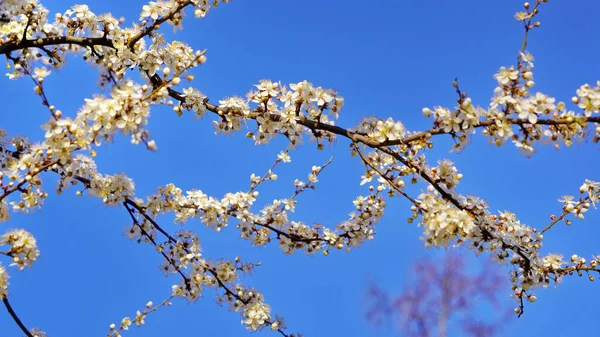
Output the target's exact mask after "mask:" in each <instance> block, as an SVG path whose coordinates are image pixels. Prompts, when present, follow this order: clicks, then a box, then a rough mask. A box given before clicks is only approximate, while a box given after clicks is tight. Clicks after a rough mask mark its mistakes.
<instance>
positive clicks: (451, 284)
mask: <svg viewBox="0 0 600 337" xmlns="http://www.w3.org/2000/svg"><path fill="white" fill-rule="evenodd" d="M485 262H486V263H482V268H481V269H480V270H479V271H478V272H477V273H475V271H474V268H472V267H469V266H468V262H467V258H466V257H465V256H463V255H461V254H459V253H456V252H447V253H446V254H445V256H444V258H443V259H440V258H437V259H436V258H423V259H421V260H419V261H417V262H416V263H415V265H414V266H413V268H412V270H411V272H410V273H406V275H408V276H407V277H406V279H405V280H398V283H405V285H404V287H403V290H402V292H401V293H400V294H398V295H391V294H390V291H388V290H385V289H382V288H380V287H379V285H377V284H371V285H370V287H369V289H368V291H367V294H366V296H367V301H368V303H369V304H368V310H367V312H366V318H367V319H368V320H369V321H370V322H371V323H372V324H374V325H376V326H379V327H381V326H385V325H386V324H385V323H386V321H390V320H391V321H392V322H393V323H394V324H397V325H398V326H399V327H400V330H401V331H402V333H401V334H400V335H402V336H410V337H434V336H438V337H448V336H458V335H460V336H473V337H483V336H486V337H493V336H497V335H499V336H501V335H502V330H503V329H505V328H506V327H507V325H508V324H509V323H508V318H509V316H508V315H509V314H510V313H511V311H512V309H511V308H510V306H507V305H506V304H507V301H505V298H503V297H502V293H503V292H504V293H505V292H506V288H507V284H508V283H507V281H506V277H505V276H504V275H502V274H501V273H500V272H499V270H498V268H495V267H492V266H490V263H489V261H485ZM482 313H483V314H482Z"/></svg>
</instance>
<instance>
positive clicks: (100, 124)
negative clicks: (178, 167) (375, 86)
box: [0, 0, 600, 337]
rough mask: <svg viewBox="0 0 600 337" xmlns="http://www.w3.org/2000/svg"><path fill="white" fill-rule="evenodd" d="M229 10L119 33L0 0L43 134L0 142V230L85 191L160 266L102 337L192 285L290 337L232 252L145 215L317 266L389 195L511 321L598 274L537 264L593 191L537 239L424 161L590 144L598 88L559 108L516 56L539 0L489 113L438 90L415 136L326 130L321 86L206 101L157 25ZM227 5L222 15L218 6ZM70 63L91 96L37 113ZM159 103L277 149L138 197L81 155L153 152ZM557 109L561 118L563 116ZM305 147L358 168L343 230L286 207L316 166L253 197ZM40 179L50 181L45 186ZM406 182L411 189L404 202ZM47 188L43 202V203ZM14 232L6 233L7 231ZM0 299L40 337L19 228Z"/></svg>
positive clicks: (188, 59) (277, 86)
mask: <svg viewBox="0 0 600 337" xmlns="http://www.w3.org/2000/svg"><path fill="white" fill-rule="evenodd" d="M223 2H229V1H228V0H221V1H219V0H214V1H212V0H211V1H208V0H158V1H152V2H149V3H148V4H147V5H144V6H142V8H141V12H140V17H139V20H138V21H137V22H136V23H135V24H133V25H132V26H126V25H125V23H124V22H125V21H124V20H120V19H117V18H115V17H113V16H112V15H111V14H95V13H94V12H92V10H91V9H90V8H89V7H88V6H86V5H75V6H73V7H72V8H70V9H67V10H65V11H64V12H63V13H56V14H50V13H49V11H48V10H47V9H46V8H45V7H44V6H43V4H41V3H40V2H39V1H37V0H3V1H1V2H0V54H2V55H4V56H5V57H6V62H7V67H8V69H9V71H8V78H9V79H21V78H24V79H26V80H29V81H31V82H32V83H33V88H34V91H35V94H37V95H38V96H39V97H40V99H41V103H42V105H43V106H44V107H45V109H46V110H47V113H48V121H47V122H46V123H45V124H44V125H43V126H42V127H43V129H44V130H45V139H44V140H43V141H42V142H39V143H34V142H30V141H29V140H28V139H27V138H26V137H23V136H19V135H12V134H7V132H5V131H4V130H2V131H0V154H1V157H0V158H1V159H0V160H1V162H0V168H1V171H0V188H1V191H0V192H1V193H0V222H7V221H8V222H10V221H11V220H10V219H11V214H13V213H15V212H22V213H30V212H32V211H33V210H34V209H40V208H42V207H43V203H44V200H45V199H46V198H47V197H48V196H49V195H51V194H53V193H54V192H52V193H50V192H49V190H51V189H55V190H56V192H58V193H62V192H67V191H68V190H69V189H75V191H73V192H70V193H75V194H77V195H88V196H91V197H94V198H98V199H99V200H101V201H102V202H103V203H104V204H105V205H106V206H110V207H120V208H121V209H122V210H123V212H126V214H128V216H129V219H130V224H129V225H128V227H127V228H126V230H125V234H126V235H127V236H128V237H129V238H130V239H131V240H134V241H136V242H138V243H143V244H147V245H150V246H153V247H154V248H155V249H156V252H157V254H159V255H160V256H161V257H162V259H163V264H162V265H161V269H162V270H163V271H164V272H165V274H174V275H178V276H179V278H180V282H179V283H178V284H175V285H173V286H172V289H171V296H170V297H168V298H167V299H165V300H164V301H163V302H161V303H158V304H156V303H151V302H149V303H147V305H146V307H145V308H143V309H142V310H140V311H138V312H137V313H136V315H135V316H134V317H125V318H123V319H122V320H121V321H120V322H119V323H118V324H111V325H110V327H109V333H108V334H109V336H120V335H121V333H122V332H123V330H127V329H128V328H129V327H130V326H131V325H133V324H135V325H142V324H144V321H145V319H146V316H147V315H149V314H150V313H153V312H154V311H156V310H158V309H160V308H161V307H163V306H167V305H169V304H170V303H171V301H172V300H174V299H176V298H178V299H184V300H187V301H196V300H197V299H198V298H199V297H200V296H201V295H202V293H203V291H204V289H207V288H212V289H215V290H217V292H218V294H219V295H218V301H219V302H220V303H223V304H225V305H226V306H229V308H230V309H231V310H233V311H236V312H239V313H240V315H241V323H242V324H244V325H245V326H246V327H247V328H248V329H249V330H253V331H254V330H260V329H263V328H269V329H273V330H274V331H276V332H277V333H279V334H281V335H283V336H295V335H296V334H294V333H290V332H289V331H288V329H287V328H286V326H285V324H284V321H283V319H282V318H281V317H279V316H277V315H275V314H274V313H273V311H272V310H271V307H270V306H269V304H268V303H267V302H266V300H265V298H264V297H263V295H262V293H261V292H260V290H259V289H255V288H253V287H252V286H250V285H246V284H244V283H242V276H243V275H244V274H245V273H248V272H251V271H253V270H254V269H255V267H256V266H257V265H256V264H254V263H250V262H247V261H245V260H243V259H242V258H241V257H238V258H235V259H232V260H225V259H220V260H213V259H211V257H210V256H206V255H204V253H203V251H202V249H201V245H200V241H199V238H198V236H197V234H196V233H195V232H193V231H191V230H189V229H185V230H181V231H178V232H176V233H171V232H168V231H167V230H165V226H164V225H161V223H160V221H159V220H158V218H159V217H160V216H161V215H164V214H171V215H173V216H174V217H175V222H176V223H180V224H182V225H184V224H186V223H187V222H188V221H190V220H192V219H198V220H200V221H201V222H202V223H203V224H205V225H206V226H207V227H209V228H212V229H214V230H215V231H221V230H223V229H224V228H225V227H228V226H231V225H234V226H235V227H236V228H237V229H238V230H239V234H240V237H241V238H242V239H245V240H248V241H250V242H251V243H252V244H253V245H255V246H265V245H269V244H272V243H276V244H277V245H278V246H279V247H280V248H281V249H282V250H283V252H285V253H286V254H292V253H294V252H296V251H304V252H305V253H308V254H317V253H320V254H325V255H329V254H330V253H332V252H334V251H340V250H352V249H356V248H359V247H360V246H361V245H362V244H364V243H365V242H366V241H369V240H372V239H373V238H374V235H375V228H376V225H377V223H378V222H379V221H380V219H381V218H382V217H383V214H384V209H385V208H386V205H387V200H388V199H389V198H395V197H398V198H404V199H406V200H408V201H409V202H410V203H411V204H412V207H411V213H412V216H411V217H410V218H409V222H417V223H418V226H420V227H422V229H423V240H424V242H425V245H426V246H427V247H451V246H452V247H454V246H464V247H468V248H469V249H471V250H472V251H474V252H475V253H476V254H479V253H486V254H488V255H490V256H492V257H493V258H494V259H495V260H497V261H498V262H499V263H501V264H508V265H510V266H511V268H512V269H511V270H512V271H511V275H510V282H511V283H512V292H513V296H514V298H515V300H516V303H517V307H516V309H515V312H516V314H517V315H521V314H523V312H524V307H525V303H526V302H528V301H529V302H533V301H535V299H536V295H534V291H535V290H536V289H538V288H543V287H547V286H548V285H550V284H552V283H558V282H560V280H561V279H562V278H563V277H565V276H569V275H580V276H581V275H586V276H588V277H589V278H590V279H591V280H593V278H594V276H593V273H597V272H599V271H600V267H598V266H597V265H598V262H599V261H600V258H598V257H588V258H584V257H579V256H577V255H574V256H572V257H571V258H570V259H566V260H565V259H563V256H562V255H559V254H548V255H543V254H542V253H541V252H540V249H541V248H542V245H543V234H544V233H545V232H546V231H548V230H550V229H552V228H553V227H554V226H555V225H556V224H558V223H560V222H567V223H570V221H571V219H572V218H575V219H583V218H584V214H585V212H586V211H588V209H589V208H590V207H591V206H595V202H596V200H597V198H598V195H599V191H600V183H597V182H594V181H591V180H586V181H584V182H582V185H581V187H580V188H579V191H578V193H576V195H575V196H566V197H564V198H563V199H561V200H560V202H561V205H562V210H560V212H559V214H558V215H552V220H551V222H550V223H549V224H547V226H545V227H542V228H532V227H530V226H527V225H525V224H523V223H521V222H520V221H519V220H518V219H517V218H516V216H515V214H513V213H511V212H509V211H505V212H499V213H496V212H493V211H492V210H490V208H489V207H488V205H487V204H486V203H485V202H484V201H483V200H482V199H480V198H478V197H476V196H471V195H464V194H461V193H459V192H458V191H457V185H458V184H459V183H460V181H461V179H462V174H461V173H460V172H459V169H458V168H457V167H456V166H455V165H454V163H452V162H451V161H449V160H447V159H442V160H439V161H437V162H433V163H432V162H431V161H430V160H429V159H428V158H427V154H428V150H430V149H432V148H433V147H434V146H435V145H436V143H435V140H436V139H437V138H439V137H450V138H451V139H452V140H453V141H454V146H453V147H452V150H455V151H461V150H463V149H464V148H465V147H467V146H468V144H469V139H470V137H473V135H474V134H477V133H478V132H479V133H480V134H481V135H482V136H484V137H487V138H488V139H489V141H490V142H491V143H492V144H495V145H497V146H504V145H506V144H509V145H510V144H512V145H514V146H516V147H517V148H518V149H519V150H520V152H522V153H524V154H525V155H526V156H531V155H532V154H533V153H534V152H535V151H536V147H537V146H538V145H539V144H544V143H548V144H551V145H553V146H554V147H556V148H558V147H559V146H560V145H561V144H564V145H565V146H570V145H572V144H573V143H576V142H579V141H581V140H583V139H592V140H593V141H594V142H597V141H598V140H599V139H600V116H599V115H598V113H599V112H600V89H599V87H598V86H599V85H600V83H597V84H596V86H590V85H588V84H584V85H582V86H581V87H580V88H579V89H577V91H576V96H574V97H573V98H572V99H571V102H572V103H573V104H572V105H571V104H567V103H564V102H561V101H557V100H556V99H555V98H553V97H550V96H548V95H546V94H543V93H540V92H533V91H532V88H533V87H534V85H535V83H534V81H533V56H532V55H531V54H530V53H529V52H528V51H527V49H526V46H527V39H528V36H529V33H530V32H531V31H532V30H533V29H534V28H536V27H538V26H540V24H539V22H537V19H536V15H537V14H538V11H539V7H540V6H541V5H542V4H543V3H545V2H547V1H542V0H536V1H535V3H532V4H529V3H525V5H524V10H523V11H522V12H519V13H517V15H516V19H517V20H518V21H519V22H521V23H522V24H523V27H524V31H525V38H524V41H523V44H522V48H521V50H520V52H519V54H518V55H519V56H518V58H517V59H516V63H515V64H514V65H512V66H507V67H501V68H500V70H499V71H498V73H496V74H495V75H494V77H495V79H496V80H497V83H498V84H497V87H496V89H495V90H494V92H493V94H492V98H491V102H490V103H486V104H485V105H484V106H485V107H481V106H478V105H476V104H475V103H474V102H472V100H471V98H470V97H469V96H468V95H467V94H466V93H465V92H464V91H463V90H462V89H461V87H460V86H459V83H458V81H455V82H453V86H454V89H455V91H456V95H457V105H456V106H455V107H452V108H447V107H441V106H436V107H431V108H424V109H423V114H424V115H425V116H426V117H427V118H429V119H430V120H431V127H430V128H429V129H428V130H425V131H410V130H407V128H406V127H405V126H404V124H403V123H402V122H401V121H398V120H394V119H392V118H383V119H382V118H378V117H373V116H369V117H364V118H363V119H362V120H361V121H360V122H359V123H358V124H357V125H355V126H353V127H348V128H346V127H342V126H338V125H337V121H338V118H339V117H340V113H341V110H342V107H343V105H344V99H343V98H342V96H340V95H339V93H337V92H336V91H334V90H332V89H327V88H323V87H320V86H316V85H313V84H312V83H311V82H308V81H302V82H298V83H290V84H283V83H280V82H277V81H272V80H261V81H260V82H259V83H257V84H255V85H254V86H253V87H252V90H251V91H250V92H248V93H247V95H246V96H245V97H241V96H236V95H233V96H230V97H223V98H218V99H212V98H211V99H209V97H207V96H206V95H204V94H203V93H202V91H200V90H199V88H197V87H196V86H194V85H193V80H194V76H193V75H192V74H191V73H190V72H191V70H192V69H193V68H196V67H199V66H200V65H202V64H204V63H205V62H206V56H205V52H204V51H199V50H194V49H193V48H192V47H191V46H189V45H187V44H186V43H184V42H182V41H178V40H167V38H166V37H165V34H164V32H163V29H164V26H168V25H170V26H173V28H174V30H175V31H177V30H181V29H183V24H184V22H185V21H186V20H184V17H185V15H186V13H188V14H190V13H193V15H194V17H196V18H202V17H205V16H206V15H208V14H209V11H210V10H212V9H213V8H214V7H217V6H220V5H222V3H223ZM232 6H233V5H232ZM73 53H78V54H81V55H83V59H84V60H85V61H86V62H88V63H89V64H90V65H92V66H93V67H95V68H96V69H97V71H98V73H99V76H100V82H99V86H100V88H101V89H102V90H103V91H104V92H105V94H98V95H95V96H93V97H91V98H88V99H86V101H85V104H84V105H83V106H82V107H81V108H80V109H79V111H78V112H77V113H76V114H71V115H70V114H67V113H63V112H62V111H61V110H60V108H59V107H57V106H55V105H54V104H53V103H52V100H51V97H49V95H47V91H46V89H45V86H44V83H45V82H44V81H45V78H47V77H48V76H50V75H51V74H52V72H53V71H54V70H57V69H60V68H62V67H64V66H66V60H67V56H68V55H69V54H73ZM157 106H169V107H171V108H172V110H173V111H174V112H175V114H177V115H178V116H181V115H184V114H192V115H193V116H194V117H196V118H202V117H204V118H212V119H213V121H212V123H213V124H214V127H215V133H216V134H217V135H232V134H235V133H239V132H244V133H245V134H246V136H247V137H248V138H250V139H251V140H252V141H253V142H254V143H255V144H256V145H263V144H269V142H271V141H272V140H273V139H275V138H277V137H279V138H281V139H285V140H286V141H287V142H288V147H287V149H286V150H285V151H282V152H281V153H279V155H278V156H277V158H274V162H273V165H272V167H271V168H270V169H268V170H266V172H264V173H261V174H253V175H252V176H250V177H249V180H250V181H249V184H248V186H245V187H243V188H242V189H241V190H239V191H234V192H230V193H227V194H225V195H224V196H223V197H218V196H211V195H208V194H206V193H204V192H203V191H202V190H199V189H192V190H182V189H181V188H180V187H178V186H175V185H174V184H167V185H165V186H159V187H157V188H156V192H155V193H153V194H151V195H146V196H141V195H138V194H136V192H135V188H134V186H135V185H134V182H133V181H132V179H130V178H129V177H128V176H127V175H125V174H116V175H109V174H105V173H102V172H100V171H99V170H98V168H97V165H96V162H95V160H94V158H95V156H96V154H97V152H98V151H101V150H102V146H104V145H108V146H110V145H109V144H110V143H111V141H112V140H113V139H114V137H115V136H117V135H125V136H129V137H131V142H132V143H134V144H141V145H143V146H145V147H146V148H147V149H148V150H149V151H157V149H158V145H160V144H157V143H156V142H155V140H153V138H152V136H151V134H150V132H149V131H148V129H147V128H146V125H147V123H148V120H149V118H150V110H151V108H152V107H157ZM570 107H572V109H571V108H570ZM306 140H310V141H312V142H314V144H316V148H317V149H318V150H324V149H325V148H326V147H327V146H328V145H329V144H331V143H333V142H334V141H336V140H337V141H339V142H340V143H342V142H345V143H347V144H348V145H349V147H350V151H349V152H350V155H351V156H353V157H356V160H358V161H360V162H362V163H363V164H364V167H365V171H364V174H363V176H362V177H361V178H362V181H360V184H361V185H366V186H365V194H364V195H359V196H357V197H356V198H355V200H354V210H353V212H352V213H351V214H350V216H349V218H348V219H345V220H343V221H341V222H340V223H339V225H337V226H336V227H332V228H330V227H326V226H324V225H322V224H317V225H309V224H307V223H305V222H303V221H301V220H299V219H294V217H293V213H294V210H295V207H296V203H297V196H298V195H300V194H302V193H304V192H306V191H308V190H311V189H315V188H316V186H317V183H318V182H319V175H320V174H321V172H323V170H324V169H328V170H329V169H334V168H333V167H332V168H329V167H328V166H330V164H331V162H326V163H315V166H313V167H312V169H311V170H310V172H308V175H307V177H306V178H304V179H297V180H295V181H293V182H291V184H293V186H292V192H291V193H289V194H287V195H284V196H282V197H281V198H278V199H276V200H273V201H271V202H269V201H264V200H261V199H260V198H259V191H260V190H261V188H262V186H263V185H265V184H266V183H268V182H269V181H273V180H276V179H277V177H278V176H277V173H276V172H277V169H278V168H279V166H280V165H285V164H287V163H289V162H290V161H291V156H292V155H293V154H294V153H293V150H294V149H295V148H296V147H298V146H299V145H300V144H302V143H303V142H305V141H306ZM49 176H51V177H53V178H49V179H57V180H58V184H57V186H56V187H55V188H53V187H48V186H47V185H48V183H47V182H45V180H48V179H47V178H46V177H49ZM410 184H416V185H418V186H419V187H420V188H422V192H421V193H417V194H416V195H415V194H411V193H409V190H410V189H409V188H408V185H410ZM47 191H48V192H47ZM12 225H14V226H18V225H19V224H16V223H15V224H12ZM0 246H1V247H2V251H0V252H1V253H2V255H4V256H5V257H6V260H7V261H4V264H3V265H0V298H1V299H2V301H3V303H4V305H5V307H6V309H7V310H8V312H9V314H10V315H11V316H12V318H13V319H14V321H15V322H16V324H18V325H19V327H20V328H21V329H22V331H23V333H24V334H25V335H27V336H29V337H31V336H34V335H37V336H42V335H43V333H42V332H41V331H39V330H34V329H31V330H30V329H28V328H27V322H23V321H22V320H21V319H20V318H19V316H18V314H17V313H16V312H15V311H14V310H13V309H12V307H11V304H10V302H11V300H12V298H11V297H10V292H9V290H10V288H9V276H10V273H12V272H14V271H11V270H22V269H25V268H31V267H34V266H35V261H36V260H37V259H38V258H39V256H40V252H39V250H38V248H37V244H36V239H35V238H34V237H33V236H32V235H31V234H30V233H29V232H28V231H26V230H24V229H12V230H5V232H4V233H3V234H2V236H1V237H0Z"/></svg>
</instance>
